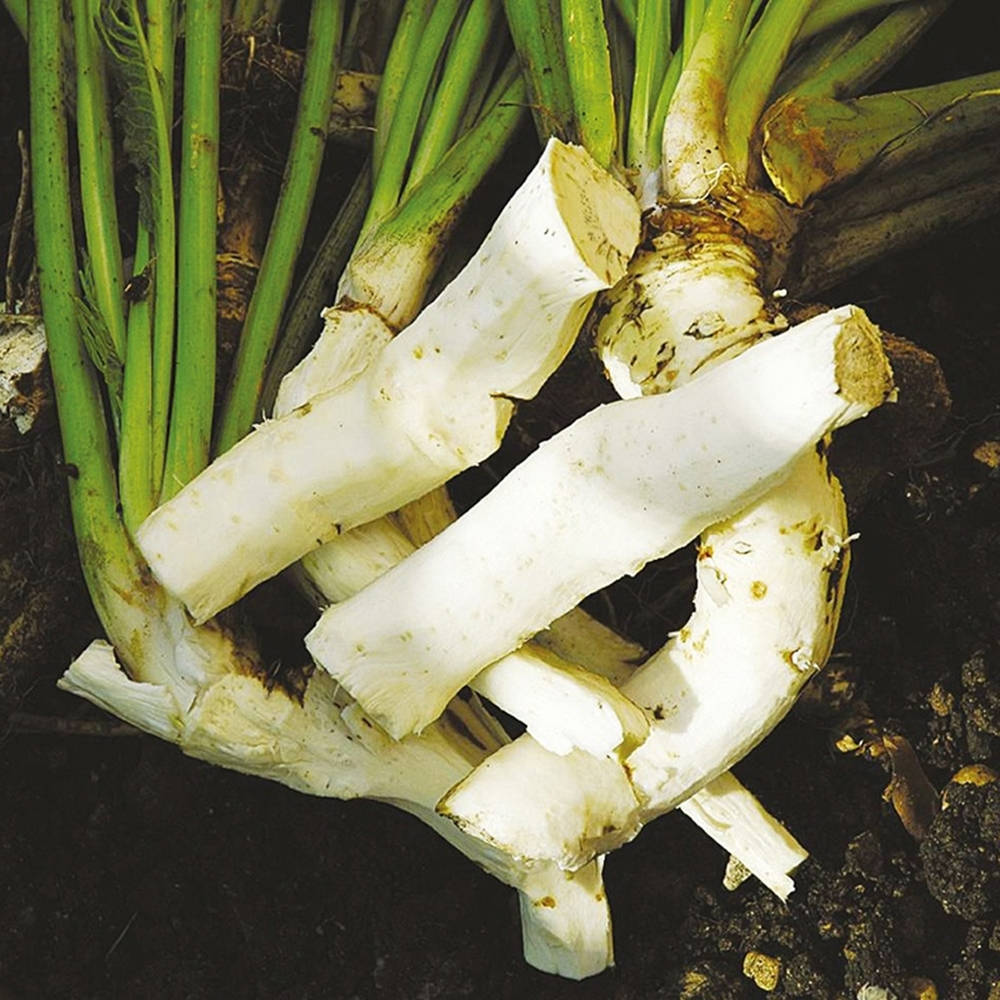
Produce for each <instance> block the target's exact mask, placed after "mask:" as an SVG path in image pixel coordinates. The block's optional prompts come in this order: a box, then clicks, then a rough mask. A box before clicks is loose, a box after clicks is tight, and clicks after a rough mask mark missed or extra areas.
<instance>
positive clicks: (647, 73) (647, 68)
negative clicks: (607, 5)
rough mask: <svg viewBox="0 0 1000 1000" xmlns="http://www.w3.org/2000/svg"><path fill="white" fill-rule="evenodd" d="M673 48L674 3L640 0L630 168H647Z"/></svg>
mask: <svg viewBox="0 0 1000 1000" xmlns="http://www.w3.org/2000/svg"><path fill="white" fill-rule="evenodd" d="M670 47H671V38H670V4H668V3H663V2H662V0H639V11H638V19H637V22H636V32H635V75H634V76H633V78H632V105H631V108H630V113H629V120H628V140H627V143H626V151H627V152H626V161H625V162H626V165H627V166H630V167H644V166H646V165H647V159H646V155H647V152H648V149H649V131H650V123H651V120H652V118H653V117H654V114H655V106H656V101H657V98H658V96H659V94H660V90H661V89H662V87H663V80H664V77H665V76H666V70H667V65H668V62H669V59H670ZM664 113H665V112H664ZM657 145H659V143H657Z"/></svg>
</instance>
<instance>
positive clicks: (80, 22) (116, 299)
mask: <svg viewBox="0 0 1000 1000" xmlns="http://www.w3.org/2000/svg"><path fill="white" fill-rule="evenodd" d="M95 15H96V3H95V0H73V33H74V39H75V47H76V138H77V147H78V149H79V155H80V197H81V201H82V207H83V224H84V230H85V232H86V235H87V255H88V259H89V263H90V271H91V275H92V277H93V288H94V292H95V295H96V298H97V301H96V302H94V303H92V305H93V306H95V307H96V308H97V310H98V311H99V313H100V315H101V317H102V318H103V320H104V324H105V326H106V328H107V331H108V334H109V335H110V337H111V344H112V346H113V348H114V352H115V354H116V355H117V356H118V358H119V359H124V357H125V311H124V309H123V308H122V255H121V245H120V244H119V242H118V212H117V210H116V207H115V175H114V165H113V154H114V150H113V148H112V136H111V115H110V106H109V100H108V83H107V77H106V75H105V69H104V62H103V59H102V51H101V46H100V40H99V37H98V34H97V27H96V25H95V23H94V17H95Z"/></svg>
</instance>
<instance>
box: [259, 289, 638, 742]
mask: <svg viewBox="0 0 1000 1000" xmlns="http://www.w3.org/2000/svg"><path fill="white" fill-rule="evenodd" d="M325 318H326V325H325V327H324V331H323V335H322V336H321V337H320V339H319V340H318V341H317V344H316V346H315V347H314V348H313V350H312V351H311V352H310V354H309V355H308V356H307V357H306V358H305V359H304V360H303V361H302V362H301V363H300V364H299V365H298V366H297V367H296V368H295V369H294V370H293V371H292V372H290V373H289V374H288V375H287V376H286V377H285V379H284V380H283V382H282V385H281V392H280V393H279V396H278V400H277V403H276V405H275V412H276V414H277V415H279V416H280V415H281V413H283V412H287V409H292V408H294V407H295V406H297V405H301V403H302V402H305V401H306V400H307V399H308V398H309V394H310V393H311V392H318V391H322V389H323V388H324V387H327V388H329V387H332V386H335V385H337V384H338V383H340V382H344V381H349V380H350V379H352V378H355V377H356V376H357V375H358V374H359V373H360V372H361V371H363V370H364V368H365V367H366V365H367V364H368V363H369V362H370V360H371V359H372V358H373V357H374V356H376V355H377V354H378V351H379V350H380V349H381V348H382V347H384V346H385V344H386V343H388V340H389V339H390V337H389V334H388V331H387V328H386V327H385V325H384V324H383V323H381V321H380V320H378V318H377V317H375V316H374V314H373V313H371V312H370V311H368V310H361V309H357V308H351V309H348V310H341V309H336V308H332V309H328V310H326V312H325ZM286 408H287V409H286ZM454 520H455V513H454V510H453V509H452V508H451V505H450V503H449V502H448V500H447V493H446V491H444V490H443V489H439V490H434V491H432V492H431V493H430V494H427V495H426V496H425V497H423V498H421V499H420V500H418V501H415V502H413V503H411V504H409V505H407V506H406V507H405V508H404V509H403V510H402V511H400V512H399V513H398V515H396V516H390V515H387V516H384V517H381V518H377V519H376V520H374V521H370V522H369V523H367V524H363V525H359V526H358V527H357V528H354V529H352V530H351V531H348V532H345V533H344V534H342V535H339V536H338V537H336V538H334V539H331V540H330V541H329V542H326V543H325V544H324V545H321V546H320V547H319V548H317V549H314V550H313V551H312V552H310V553H308V554H307V555H305V556H304V557H303V558H302V559H301V560H300V561H299V563H298V564H297V567H296V572H297V575H298V576H299V578H300V581H301V583H302V586H303V589H304V590H305V591H306V592H307V593H308V594H310V595H311V596H312V598H313V601H314V603H315V604H316V605H317V606H318V607H326V606H327V605H328V604H330V603H331V602H334V603H335V602H338V601H343V600H346V599H347V598H348V597H351V596H352V595H353V594H355V593H357V592H358V591H359V590H361V589H362V588H363V587H365V586H367V585H368V584H369V583H371V582H373V581H374V580H375V579H377V578H378V577H379V576H381V575H382V574H383V573H385V572H386V571H387V570H389V569H391V568H392V567H393V566H395V565H396V564H398V563H400V562H402V561H403V559H405V558H406V557H407V556H408V555H410V554H411V553H412V552H414V551H415V545H414V544H413V542H411V541H410V540H409V539H408V538H407V536H406V534H405V533H404V532H403V531H402V530H401V528H400V527H399V524H398V523H397V522H399V521H403V522H405V523H406V524H407V525H408V527H409V529H410V531H411V532H412V533H413V534H414V535H415V536H416V537H417V538H418V539H419V540H421V541H427V540H429V539H430V538H431V537H433V536H434V535H435V534H438V533H439V532H440V531H442V530H443V529H444V528H445V527H447V525H448V524H450V523H452V521H454ZM470 683H471V686H472V688H473V690H475V691H476V692H478V693H479V694H481V695H482V696H483V697H484V698H487V699H488V700H489V701H491V702H493V704H495V705H496V706H498V707H499V708H501V709H502V710H503V711H505V712H507V713H508V714H509V715H512V716H513V717H514V718H517V719H520V720H521V721H522V722H524V724H525V725H526V726H527V730H528V732H529V733H530V734H531V735H532V736H534V737H535V738H536V739H537V740H538V741H539V743H541V744H542V745H543V746H544V747H546V748H547V749H548V750H551V751H552V752H554V753H559V754H564V753H569V752H570V751H571V750H572V749H574V748H575V747H578V748H580V749H583V750H585V751H586V752H588V753H592V754H596V755H598V756H605V755H607V754H611V753H615V752H617V753H619V754H623V753H629V752H630V751H631V750H632V749H634V748H635V747H636V746H637V745H638V744H639V743H641V742H642V741H643V740H644V739H645V738H646V734H647V733H648V731H649V726H648V723H647V721H646V716H645V714H644V713H643V712H642V711H641V710H639V709H638V708H636V706H635V705H633V704H632V703H631V702H630V701H629V700H628V699H627V698H626V697H625V696H624V695H622V694H620V693H619V692H618V690H617V689H616V688H615V687H614V685H613V684H611V683H609V681H608V680H606V679H605V678H603V677H601V676H595V675H594V674H593V673H591V672H590V671H588V670H581V669H580V668H579V667H577V666H575V665H574V664H573V663H572V662H569V661H567V660H566V659H565V658H562V657H560V656H559V655H558V654H557V653H554V652H552V651H549V650H546V649H545V648H543V647H540V646H535V645H534V644H533V643H526V644H525V645H524V646H523V647H522V648H521V649H520V650H518V651H516V652H514V653H512V654H510V655H509V656H506V657H503V658H502V659H500V660H499V661H497V662H496V663H494V664H491V665H490V666H488V667H486V668H485V669H484V670H483V671H481V672H480V673H479V675H478V676H477V677H475V678H473V679H472V681H471V682H470Z"/></svg>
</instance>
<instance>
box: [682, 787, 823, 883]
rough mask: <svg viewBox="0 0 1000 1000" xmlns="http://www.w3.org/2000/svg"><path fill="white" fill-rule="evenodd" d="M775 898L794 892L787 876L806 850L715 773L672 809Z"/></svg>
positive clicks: (747, 794)
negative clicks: (764, 886)
mask: <svg viewBox="0 0 1000 1000" xmlns="http://www.w3.org/2000/svg"><path fill="white" fill-rule="evenodd" d="M678 808H679V809H680V810H681V811H682V812H683V813H684V814H685V815H686V816H687V817H688V819H690V820H692V821H693V822H694V823H696V824H697V825H698V826H699V827H700V828H701V829H702V830H704V832H705V833H707V834H708V835H709V836H710V837H711V838H712V839H713V840H714V841H715V842H716V843H717V844H719V845H721V846H722V847H724V848H725V849H726V850H727V851H729V853H730V855H731V857H732V858H735V859H736V860H737V862H738V863H739V864H740V865H741V866H742V867H743V868H744V869H745V871H747V872H748V873H750V874H753V875H755V876H756V877H757V878H758V879H759V880H760V881H761V882H763V884H764V885H766V886H767V887H768V889H770V890H771V892H773V893H774V894H775V895H776V896H777V897H778V898H779V899H781V900H782V901H784V900H787V899H788V897H789V895H790V894H791V892H792V891H793V890H794V889H795V883H794V882H793V881H792V879H791V872H793V871H795V869H796V868H798V866H799V865H800V864H802V862H803V861H805V859H806V858H807V857H808V856H809V854H808V852H807V851H806V849H805V848H804V847H803V846H802V845H801V844H800V843H799V842H798V841H797V840H796V839H795V838H794V837H793V836H792V835H791V834H790V833H789V832H788V831H787V830H786V829H785V828H784V827H783V826H782V825H781V824H780V823H779V822H778V821H777V820H776V819H775V818H774V817H773V816H771V815H769V814H768V813H767V812H766V811H765V810H764V808H763V806H761V804H760V803H759V802H758V801H757V799H756V798H755V797H754V796H753V795H752V794H751V793H750V792H748V791H747V790H746V788H744V787H743V785H741V784H740V782H739V781H738V780H737V779H736V777H735V776H734V775H732V774H730V773H728V772H727V773H725V774H720V775H719V777H718V778H716V779H715V780H714V781H710V782H709V783H708V784H707V785H706V786H705V787H704V788H703V789H702V790H701V791H700V792H696V793H695V794H694V795H692V796H691V798H689V799H686V800H685V801H684V802H682V803H681V804H680V806H679V807H678Z"/></svg>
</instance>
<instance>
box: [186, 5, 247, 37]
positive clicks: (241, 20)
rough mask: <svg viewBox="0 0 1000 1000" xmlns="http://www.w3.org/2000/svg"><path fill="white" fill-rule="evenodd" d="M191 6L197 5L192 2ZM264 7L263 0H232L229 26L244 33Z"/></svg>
mask: <svg viewBox="0 0 1000 1000" xmlns="http://www.w3.org/2000/svg"><path fill="white" fill-rule="evenodd" d="M192 6H197V4H193V5H192ZM263 9H264V2H263V0H234V2H233V9H232V14H230V16H229V26H230V27H231V28H232V29H233V31H238V32H240V33H241V34H246V33H247V32H248V31H250V29H251V28H252V27H253V26H254V24H255V23H256V21H257V19H258V18H259V17H260V16H261V13H262V12H263Z"/></svg>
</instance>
